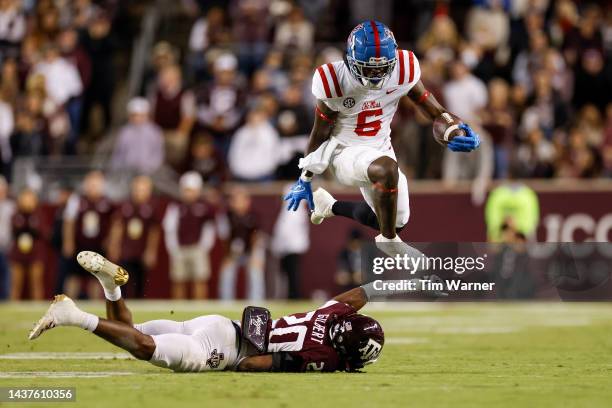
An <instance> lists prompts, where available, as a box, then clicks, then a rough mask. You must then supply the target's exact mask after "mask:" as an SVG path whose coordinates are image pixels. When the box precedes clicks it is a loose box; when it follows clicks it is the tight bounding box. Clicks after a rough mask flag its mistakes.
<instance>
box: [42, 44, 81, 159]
mask: <svg viewBox="0 0 612 408" xmlns="http://www.w3.org/2000/svg"><path fill="white" fill-rule="evenodd" d="M44 55H45V59H44V60H43V61H41V62H39V63H38V64H37V65H36V66H35V67H34V73H39V74H41V75H43V76H44V77H45V89H46V91H47V93H48V95H49V97H50V98H51V100H52V101H53V102H54V103H56V104H57V105H59V106H63V107H64V108H65V109H66V112H67V113H68V117H69V119H70V133H69V135H68V139H67V140H66V153H68V154H74V153H76V143H77V139H78V136H79V125H80V120H81V108H82V104H83V101H82V98H81V96H82V94H83V83H82V82H81V77H80V75H79V72H78V71H77V69H76V67H75V66H74V65H72V64H71V63H69V62H68V61H67V60H65V59H64V58H62V57H61V56H60V53H59V49H58V48H57V46H55V45H47V48H46V49H45V52H44Z"/></svg>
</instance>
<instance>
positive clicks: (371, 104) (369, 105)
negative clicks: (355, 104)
mask: <svg viewBox="0 0 612 408" xmlns="http://www.w3.org/2000/svg"><path fill="white" fill-rule="evenodd" d="M378 108H380V102H378V101H365V102H364V103H363V105H362V106H361V110H371V109H378Z"/></svg>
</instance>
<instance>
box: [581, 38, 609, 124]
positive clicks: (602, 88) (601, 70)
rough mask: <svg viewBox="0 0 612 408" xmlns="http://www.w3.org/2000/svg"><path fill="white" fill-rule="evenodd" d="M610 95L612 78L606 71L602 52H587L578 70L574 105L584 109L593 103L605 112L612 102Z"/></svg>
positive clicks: (591, 50)
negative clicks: (611, 101)
mask: <svg viewBox="0 0 612 408" xmlns="http://www.w3.org/2000/svg"><path fill="white" fill-rule="evenodd" d="M610 95H612V78H611V77H610V72H609V70H608V71H606V66H605V64H604V58H603V55H602V54H601V51H599V50H597V49H590V50H586V51H585V52H584V53H583V54H582V58H581V59H580V60H579V64H578V67H577V68H576V75H575V79H574V98H573V100H572V102H573V105H574V106H575V107H576V108H582V107H583V106H584V105H586V104H589V103H591V104H594V105H595V106H597V108H599V109H600V110H601V111H602V112H603V110H604V109H605V107H606V105H607V104H608V103H609V102H610Z"/></svg>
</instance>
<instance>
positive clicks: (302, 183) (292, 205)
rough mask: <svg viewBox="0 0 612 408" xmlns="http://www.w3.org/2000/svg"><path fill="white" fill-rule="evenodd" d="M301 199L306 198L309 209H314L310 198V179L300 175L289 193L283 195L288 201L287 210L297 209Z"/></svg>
mask: <svg viewBox="0 0 612 408" xmlns="http://www.w3.org/2000/svg"><path fill="white" fill-rule="evenodd" d="M302 200H306V202H307V203H308V208H309V209H310V211H314V201H313V200H312V187H311V186H310V180H307V179H304V178H302V177H300V178H299V179H298V181H296V182H295V184H294V185H293V186H292V187H291V190H290V191H289V194H287V195H286V196H285V201H289V206H288V207H287V211H291V210H293V211H297V209H298V207H299V206H300V202H301V201H302Z"/></svg>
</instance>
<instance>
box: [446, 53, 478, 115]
mask: <svg viewBox="0 0 612 408" xmlns="http://www.w3.org/2000/svg"><path fill="white" fill-rule="evenodd" d="M450 73H451V80H450V81H449V82H448V83H447V84H446V85H445V86H444V88H443V90H442V93H443V96H444V100H445V101H446V107H447V108H448V110H449V111H451V112H453V113H454V114H455V115H457V116H459V117H460V118H461V119H463V120H465V121H466V122H471V123H473V122H478V115H477V114H478V112H480V110H481V109H482V108H484V107H485V105H486V103H487V87H486V86H485V84H484V83H483V82H482V81H481V80H480V79H478V78H476V77H475V76H474V75H472V74H471V73H470V71H469V70H468V68H467V66H466V65H465V64H464V63H463V62H461V61H459V60H457V61H455V62H454V63H453V64H452V65H451V67H450Z"/></svg>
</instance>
